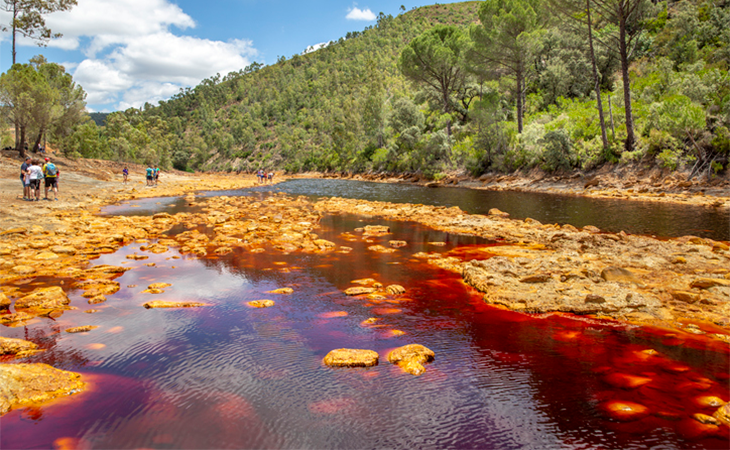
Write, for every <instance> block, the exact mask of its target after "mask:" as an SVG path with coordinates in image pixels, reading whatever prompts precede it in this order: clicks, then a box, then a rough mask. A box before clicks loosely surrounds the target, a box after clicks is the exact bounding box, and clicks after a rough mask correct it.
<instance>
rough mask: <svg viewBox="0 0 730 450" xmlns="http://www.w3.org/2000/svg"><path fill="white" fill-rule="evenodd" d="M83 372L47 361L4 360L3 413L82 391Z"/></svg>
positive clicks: (0, 373) (0, 381) (0, 376)
mask: <svg viewBox="0 0 730 450" xmlns="http://www.w3.org/2000/svg"><path fill="white" fill-rule="evenodd" d="M85 385H86V384H85V383H84V382H83V380H82V379H81V375H80V374H78V373H74V372H67V371H65V370H58V369H55V368H53V367H51V366H49V365H47V364H0V415H2V414H5V413H7V412H8V411H10V410H11V409H14V408H18V407H22V406H25V405H36V404H38V403H43V402H47V401H49V400H51V399H54V398H56V397H61V396H65V395H71V394H75V393H78V392H80V391H82V390H83V389H84V387H85Z"/></svg>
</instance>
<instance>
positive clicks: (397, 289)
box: [385, 284, 406, 295]
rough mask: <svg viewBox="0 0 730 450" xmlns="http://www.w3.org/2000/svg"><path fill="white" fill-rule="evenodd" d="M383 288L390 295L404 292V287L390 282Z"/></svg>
mask: <svg viewBox="0 0 730 450" xmlns="http://www.w3.org/2000/svg"><path fill="white" fill-rule="evenodd" d="M385 290H386V291H388V293H389V294H391V295H399V294H405V293H406V288H404V287H403V286H401V285H399V284H391V285H390V286H388V287H387V288H385Z"/></svg>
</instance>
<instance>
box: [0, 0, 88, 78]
mask: <svg viewBox="0 0 730 450" xmlns="http://www.w3.org/2000/svg"><path fill="white" fill-rule="evenodd" d="M2 2H3V3H2V6H0V9H3V10H4V11H6V12H9V13H10V14H11V17H12V18H11V20H10V24H9V27H6V26H2V27H0V31H3V32H5V31H10V32H11V34H12V39H13V44H12V51H13V64H15V40H16V35H17V34H20V35H22V36H24V37H26V38H29V39H33V40H35V41H36V42H38V45H39V46H41V47H43V46H45V45H46V43H47V42H48V41H49V40H50V39H53V38H58V37H61V34H60V33H53V32H52V31H51V29H50V28H48V27H47V26H46V21H45V19H44V18H43V15H44V14H49V13H52V12H56V11H67V10H69V9H71V8H72V7H73V6H75V5H76V0H2Z"/></svg>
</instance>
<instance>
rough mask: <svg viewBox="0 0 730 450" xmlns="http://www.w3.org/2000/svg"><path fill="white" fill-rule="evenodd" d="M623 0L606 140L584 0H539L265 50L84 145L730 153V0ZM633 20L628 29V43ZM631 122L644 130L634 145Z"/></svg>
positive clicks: (658, 157) (250, 163)
mask: <svg viewBox="0 0 730 450" xmlns="http://www.w3.org/2000/svg"><path fill="white" fill-rule="evenodd" d="M545 1H547V0H545ZM555 1H557V0H555ZM565 1H568V0H565ZM617 1H618V0H600V1H591V3H590V5H591V6H592V8H591V18H592V20H591V25H592V30H593V35H594V37H595V42H596V44H595V51H594V56H595V61H596V69H597V73H598V77H597V78H598V82H599V83H598V84H599V88H600V89H599V92H600V94H601V97H602V98H603V103H602V104H603V108H604V112H605V117H606V122H607V129H608V133H607V144H608V145H607V146H605V148H604V145H603V144H602V142H601V141H602V139H601V126H600V121H599V117H598V112H597V101H596V100H597V93H596V89H595V83H596V80H595V79H594V78H593V73H592V72H593V71H592V64H591V58H590V51H589V49H588V45H587V38H586V33H587V32H586V29H585V28H584V27H585V24H586V21H587V17H585V16H584V14H585V12H584V8H585V5H583V4H578V2H576V5H575V9H574V11H573V12H572V13H571V14H574V15H575V16H576V17H575V18H576V20H567V19H566V17H565V15H564V13H558V11H555V10H554V8H552V7H550V8H546V7H545V4H544V3H543V1H541V0H525V1H518V0H487V1H485V2H464V3H452V4H445V5H433V6H429V7H422V8H416V9H414V10H412V11H408V12H405V13H403V14H400V15H398V16H396V17H392V16H388V15H384V14H381V15H380V16H379V17H378V21H377V25H375V26H369V27H367V28H365V29H364V30H362V31H353V32H349V33H347V35H346V36H345V37H344V38H342V39H340V40H338V41H336V42H332V43H331V44H330V45H329V46H327V47H326V48H323V49H320V50H317V51H313V52H310V53H306V54H303V55H296V56H295V57H292V58H289V59H287V58H284V57H281V58H279V60H278V62H277V63H276V64H273V65H270V66H262V65H261V64H257V63H253V64H251V65H250V66H248V67H246V68H243V69H241V70H240V71H238V72H232V73H229V74H227V75H225V76H221V75H216V76H213V77H211V78H209V79H206V80H203V81H202V82H201V83H200V84H199V85H198V86H195V87H193V88H188V89H184V90H181V91H180V92H179V93H178V94H177V95H175V96H173V97H172V98H170V99H169V100H167V101H163V102H160V104H159V106H156V107H153V106H151V105H147V106H145V107H144V108H140V109H129V110H127V111H122V112H116V113H113V114H110V115H108V116H107V117H106V121H105V122H104V125H103V126H101V125H99V122H97V124H96V125H97V127H98V128H97V129H96V132H97V134H95V133H94V128H93V127H92V126H91V125H90V124H83V125H82V126H77V127H76V128H74V129H73V133H72V134H71V135H70V137H69V138H68V139H69V140H68V142H69V145H71V147H69V148H70V149H73V151H78V152H79V153H80V154H84V152H86V153H88V154H100V155H107V156H106V157H109V158H112V159H118V160H125V161H136V162H141V163H144V162H146V161H150V162H155V163H157V162H159V163H160V164H163V167H165V166H164V165H171V166H173V167H175V168H178V169H181V170H246V171H252V170H256V169H259V168H263V169H280V170H287V171H290V172H297V171H306V170H319V171H349V172H366V171H400V172H417V173H421V174H423V175H426V176H429V177H434V178H436V177H442V176H445V174H450V173H453V172H468V173H470V174H472V175H475V176H478V175H480V174H482V173H485V172H487V171H501V172H512V171H514V170H516V169H530V168H534V167H541V168H543V169H544V170H547V171H554V170H566V169H570V168H580V169H583V170H591V169H594V168H597V167H598V166H600V165H601V164H603V163H606V162H610V163H616V162H626V161H638V160H642V161H647V162H651V161H656V163H657V164H660V165H663V166H666V167H670V168H680V167H682V166H683V165H684V164H686V163H688V162H689V161H691V158H694V157H710V156H713V155H720V156H721V157H722V158H725V159H718V161H719V163H720V164H725V163H726V159H727V157H728V155H729V154H730V137H728V132H727V129H728V128H730V77H729V76H728V54H730V53H729V52H730V50H728V40H729V35H728V33H729V31H728V30H729V29H730V27H727V23H728V20H730V13H729V11H730V8H728V6H730V5H729V4H728V0H712V1H711V0H680V1H672V2H657V3H655V4H654V3H652V2H647V1H643V0H626V1H625V2H624V3H627V4H628V5H629V6H631V7H634V8H635V9H634V11H635V12H636V14H635V15H631V16H630V17H623V18H622V17H621V15H620V14H618V13H617V12H615V9H614V10H609V9H610V8H609V9H607V7H608V6H611V7H613V6H616V5H617V3H616V2H617ZM552 4H553V3H551V5H552ZM601 6H603V7H601ZM642 18H643V20H639V19H642ZM622 20H624V22H623V25H622ZM622 27H624V29H623V31H622ZM622 33H624V43H629V44H630V45H629V46H628V47H627V48H626V49H625V50H626V52H625V53H626V54H624V55H623V56H622V54H621V51H619V50H620V48H619V47H620V43H621V34H622ZM419 58H420V59H419ZM421 60H422V61H421ZM429 69H433V70H431V72H429ZM624 69H625V70H626V73H625V74H624V73H623V70H624ZM518 72H519V73H518ZM624 75H625V76H624ZM629 75H630V77H629ZM447 79H448V83H447V82H446V80H447ZM624 79H626V80H629V79H630V85H627V86H624V85H623V81H624ZM442 80H443V82H442ZM31 84H32V83H31ZM624 89H627V90H624ZM627 93H628V95H626V94H627ZM608 99H610V100H611V108H610V109H609V107H608V102H607V101H606V100H608ZM629 109H631V114H626V111H627V110H629ZM629 121H631V129H633V128H635V129H636V130H637V135H638V136H637V138H636V141H635V142H636V145H632V146H629V147H626V146H625V145H624V141H625V140H627V139H628V138H629V135H628V133H629V131H628V130H629ZM611 124H612V125H613V127H612V128H611V127H610V125H611ZM54 133H55V131H54ZM95 137H96V142H95V143H94V139H95ZM632 142H633V141H632ZM713 157H714V156H713Z"/></svg>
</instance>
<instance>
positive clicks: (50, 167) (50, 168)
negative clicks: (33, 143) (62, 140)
mask: <svg viewBox="0 0 730 450" xmlns="http://www.w3.org/2000/svg"><path fill="white" fill-rule="evenodd" d="M57 173H58V170H56V165H55V164H53V163H52V162H49V163H48V164H46V176H49V177H55V176H56V174H57Z"/></svg>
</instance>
